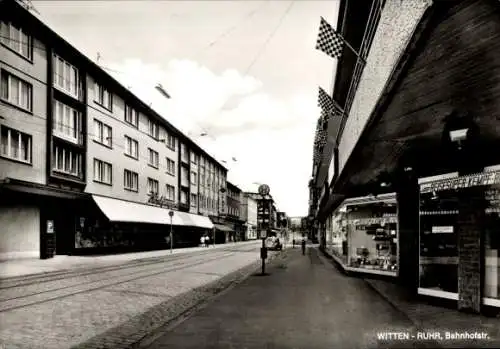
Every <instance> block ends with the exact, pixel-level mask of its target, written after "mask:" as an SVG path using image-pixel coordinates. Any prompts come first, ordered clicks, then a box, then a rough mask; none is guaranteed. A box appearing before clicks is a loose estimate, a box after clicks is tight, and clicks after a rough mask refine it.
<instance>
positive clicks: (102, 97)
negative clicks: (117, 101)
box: [94, 82, 113, 110]
mask: <svg viewBox="0 0 500 349" xmlns="http://www.w3.org/2000/svg"><path fill="white" fill-rule="evenodd" d="M94 101H95V102H96V103H97V104H99V105H100V106H101V107H104V108H106V109H108V110H113V95H112V94H111V92H109V90H108V89H106V88H105V87H104V86H103V85H101V84H99V83H97V82H96V83H95V84H94Z"/></svg>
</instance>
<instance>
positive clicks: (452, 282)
mask: <svg viewBox="0 0 500 349" xmlns="http://www.w3.org/2000/svg"><path fill="white" fill-rule="evenodd" d="M457 219H458V199H457V195H456V191H455V190H444V191H439V192H435V191H430V192H425V193H422V192H421V193H420V258H419V260H420V262H419V267H420V268H419V269H420V285H419V293H422V294H426V295H432V296H438V297H445V298H451V299H453V298H455V297H454V296H452V295H450V293H451V294H456V293H457V291H458V276H457V274H458V248H457V241H458V239H457ZM422 289H423V290H422Z"/></svg>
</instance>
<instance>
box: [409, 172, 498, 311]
mask: <svg viewBox="0 0 500 349" xmlns="http://www.w3.org/2000/svg"><path fill="white" fill-rule="evenodd" d="M419 186H420V234H419V238H420V240H419V241H420V253H419V256H420V257H419V274H420V275H419V276H420V277H419V286H418V294H420V295H424V296H430V297H436V298H441V299H448V300H454V301H457V303H458V308H459V309H463V310H471V311H474V312H480V311H481V308H482V307H484V306H487V307H498V308H500V256H499V249H500V217H499V215H500V166H494V167H489V168H486V169H485V170H484V172H482V173H477V174H470V175H465V176H459V174H458V173H451V174H445V175H440V176H435V177H430V178H421V179H419Z"/></svg>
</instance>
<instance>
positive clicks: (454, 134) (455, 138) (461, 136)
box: [450, 128, 469, 149]
mask: <svg viewBox="0 0 500 349" xmlns="http://www.w3.org/2000/svg"><path fill="white" fill-rule="evenodd" d="M468 133H469V129H468V128H462V129H460V130H452V131H450V140H451V141H452V142H453V143H457V144H458V149H460V148H461V147H462V142H463V141H465V140H466V139H467V135H468Z"/></svg>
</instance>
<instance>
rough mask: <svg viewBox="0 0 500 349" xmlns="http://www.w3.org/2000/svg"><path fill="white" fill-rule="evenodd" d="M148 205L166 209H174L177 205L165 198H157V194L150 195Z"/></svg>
mask: <svg viewBox="0 0 500 349" xmlns="http://www.w3.org/2000/svg"><path fill="white" fill-rule="evenodd" d="M148 204H153V205H158V206H160V207H166V208H176V207H177V205H176V204H175V203H173V202H172V200H169V199H167V198H166V197H165V196H158V194H150V195H149V199H148Z"/></svg>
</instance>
